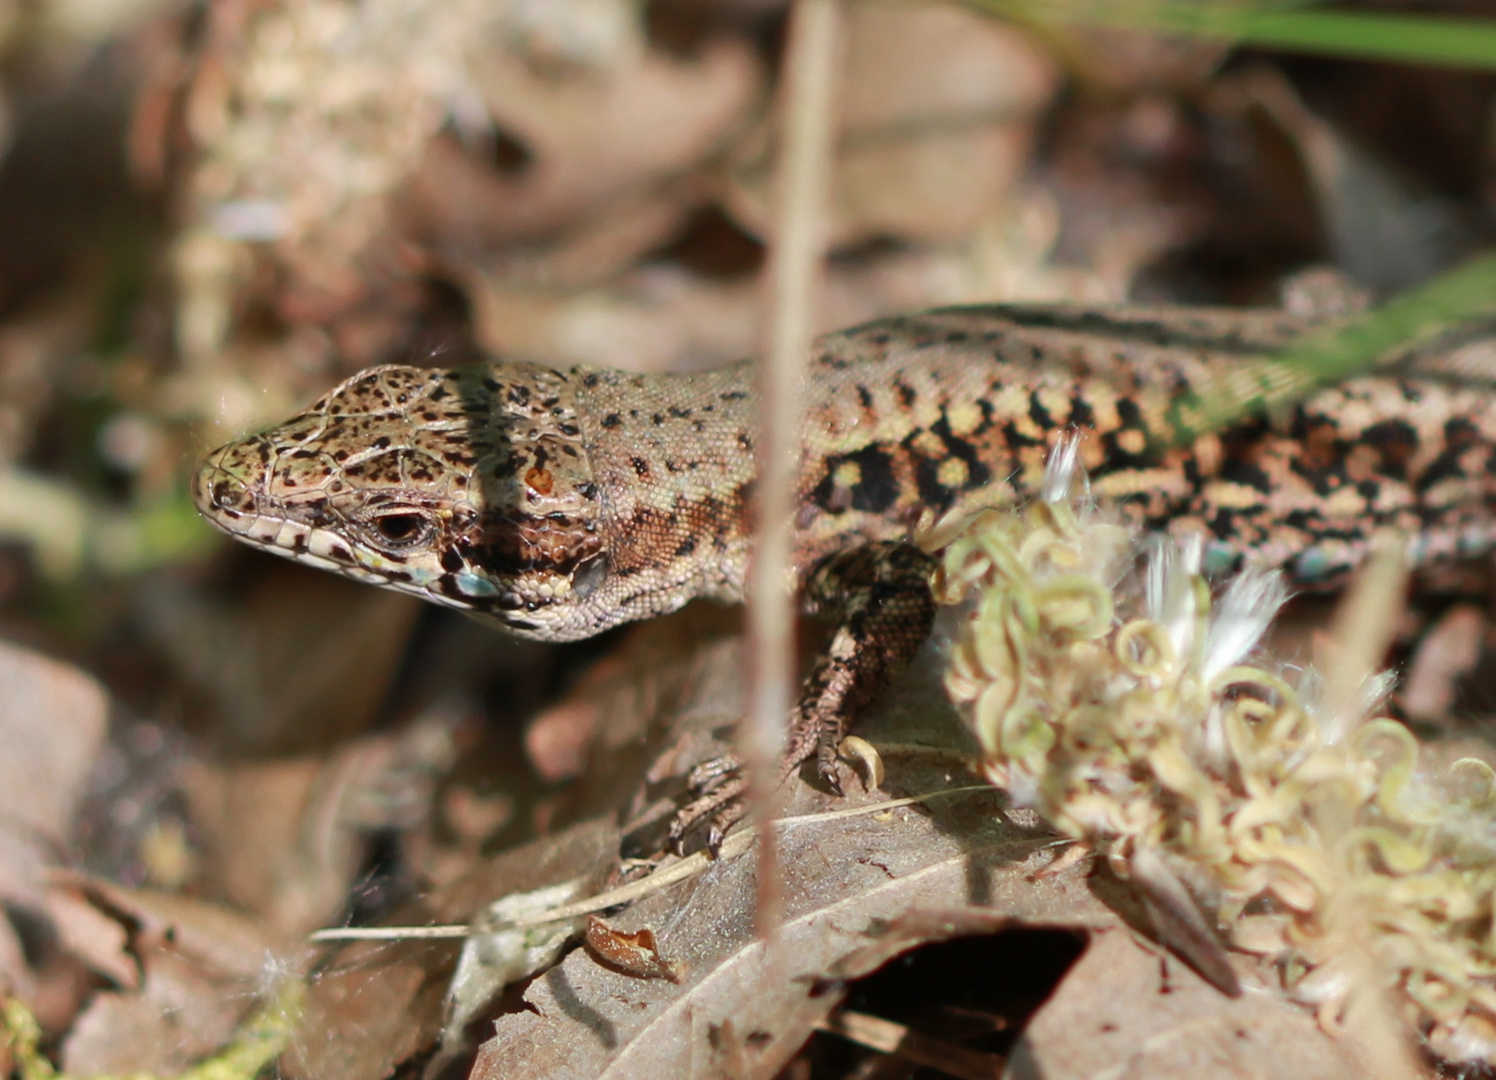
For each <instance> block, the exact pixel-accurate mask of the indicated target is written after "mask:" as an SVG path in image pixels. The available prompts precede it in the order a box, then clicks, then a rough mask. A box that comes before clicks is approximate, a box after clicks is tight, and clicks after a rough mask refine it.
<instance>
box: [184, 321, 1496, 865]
mask: <svg viewBox="0 0 1496 1080" xmlns="http://www.w3.org/2000/svg"><path fill="white" fill-rule="evenodd" d="M1308 325H1309V322H1308V320H1305V319H1303V318H1295V317H1291V316H1289V315H1287V314H1285V313H1284V312H1281V311H1277V310H1263V311H1239V310H1229V311H1222V310H1203V309H1187V308H1164V309H1139V308H1119V309H1112V310H1108V309H1080V308H1063V307H976V308H964V309H947V310H941V311H933V312H929V313H926V314H922V315H914V316H909V317H905V318H896V319H889V320H885V321H882V322H876V323H871V324H868V325H866V326H862V327H858V328H855V329H852V330H848V331H844V332H842V333H837V334H831V335H828V336H826V337H824V338H821V339H820V340H819V341H818V342H817V343H816V345H815V349H814V354H813V356H812V358H811V362H810V366H809V371H808V375H807V386H806V392H807V395H808V407H807V422H806V426H805V436H804V440H803V444H802V445H803V463H802V468H801V475H800V483H799V498H798V506H799V511H798V514H797V517H796V521H795V547H794V569H795V573H796V575H797V580H798V581H799V582H800V585H801V589H802V593H803V595H804V596H805V598H806V603H807V606H808V607H809V608H811V609H813V610H815V611H818V612H819V613H821V614H823V615H827V616H829V617H831V618H832V619H834V620H835V621H836V622H837V623H838V632H837V633H836V635H835V636H834V637H833V640H832V644H831V646H830V648H829V649H828V651H827V654H826V655H825V656H823V657H822V658H821V661H820V663H819V664H818V665H817V667H816V668H815V670H814V671H813V673H812V675H811V677H810V678H809V679H808V680H807V684H806V687H805V691H804V695H803V697H802V700H801V703H800V706H799V708H798V710H797V715H796V717H795V718H794V720H793V727H792V734H791V740H790V747H791V749H790V754H789V756H788V757H787V759H786V770H788V769H789V768H792V767H793V766H794V765H795V764H797V763H798V762H799V761H801V760H803V759H804V758H806V757H808V756H810V755H811V754H812V753H817V754H818V755H819V759H820V760H819V765H820V771H821V774H822V776H823V777H824V778H826V780H827V781H828V782H830V783H832V785H833V786H834V783H835V771H834V747H835V744H836V742H837V741H838V739H839V737H840V735H841V733H842V732H843V731H844V729H845V727H846V724H847V723H848V722H849V720H850V719H851V718H853V717H855V715H856V713H857V712H858V711H859V710H860V709H861V708H863V707H864V706H865V705H866V704H867V703H868V701H869V700H870V699H871V698H872V697H873V696H874V695H875V694H876V693H877V692H878V691H879V690H880V689H881V688H882V687H884V686H885V685H887V683H888V681H889V680H890V679H891V678H892V677H893V675H894V674H896V673H897V672H898V671H899V670H900V669H901V668H902V667H903V666H904V665H905V664H907V662H908V660H909V659H910V657H912V655H913V653H914V651H915V650H916V649H917V648H918V646H919V643H920V642H921V641H922V640H923V638H924V637H925V636H926V634H927V633H928V631H929V626H930V622H931V619H932V618H933V604H932V601H931V599H930V595H929V591H928V585H927V581H926V571H927V569H928V562H927V560H926V558H925V556H923V555H922V554H920V553H919V552H918V551H917V550H916V549H914V548H913V547H912V546H911V545H910V544H909V543H908V542H907V541H908V537H909V532H910V529H911V526H912V525H913V523H914V522H915V520H916V519H917V518H918V517H919V515H920V514H921V513H923V512H926V511H928V512H931V513H934V514H937V515H938V514H942V513H945V512H946V511H950V510H958V511H959V510H960V509H962V508H963V507H966V506H974V505H976V504H978V503H980V504H984V505H990V504H992V503H993V502H1004V501H1008V502H1014V501H1019V500H1022V499H1026V498H1029V497H1032V496H1033V495H1034V494H1035V493H1036V492H1037V491H1038V487H1039V484H1040V480H1041V478H1042V475H1043V470H1044V462H1045V458H1046V455H1047V453H1048V450H1049V448H1050V446H1052V445H1053V444H1054V442H1055V441H1056V440H1057V439H1059V438H1060V437H1061V436H1062V435H1063V434H1065V433H1066V432H1071V431H1081V432H1084V433H1085V437H1084V439H1083V441H1082V443H1081V451H1080V452H1081V458H1082V460H1083V462H1084V464H1085V466H1086V468H1087V469H1088V470H1089V472H1090V474H1091V476H1092V479H1093V488H1094V490H1095V492H1096V493H1097V494H1098V495H1099V496H1101V497H1103V498H1112V499H1115V500H1116V501H1117V502H1118V503H1119V504H1121V505H1122V506H1124V507H1125V508H1127V510H1128V511H1129V512H1130V513H1131V514H1133V515H1134V516H1135V517H1136V518H1137V519H1138V520H1140V521H1141V522H1143V523H1144V524H1145V525H1147V526H1149V527H1151V528H1156V529H1166V530H1169V531H1171V532H1175V533H1188V532H1198V533H1203V534H1204V536H1205V538H1206V545H1207V563H1208V565H1212V566H1214V567H1215V568H1216V569H1226V568H1229V567H1230V566H1231V565H1233V564H1235V563H1238V562H1240V561H1241V560H1243V559H1246V558H1252V559H1255V560H1259V561H1261V562H1264V563H1266V564H1270V565H1276V566H1282V567H1283V568H1284V569H1285V571H1286V572H1287V573H1288V575H1289V577H1290V578H1291V579H1293V580H1294V581H1296V582H1298V583H1300V584H1309V585H1321V584H1327V583H1333V582H1334V580H1335V579H1337V578H1338V577H1341V576H1343V575H1344V574H1345V573H1346V572H1347V571H1349V570H1350V569H1352V568H1353V567H1354V566H1355V565H1356V564H1357V563H1358V562H1359V561H1360V559H1361V558H1362V557H1363V555H1364V553H1365V552H1366V550H1367V547H1368V543H1369V541H1370V538H1371V535H1372V533H1373V531H1374V530H1375V529H1376V528H1378V527H1382V526H1395V527H1398V528H1400V529H1401V530H1403V531H1404V532H1406V533H1407V534H1409V535H1410V536H1412V537H1413V538H1414V544H1413V548H1414V554H1415V557H1416V558H1417V559H1418V560H1419V561H1423V562H1427V561H1431V560H1435V559H1442V558H1451V557H1454V556H1457V555H1463V554H1470V553H1474V552H1478V551H1483V550H1486V549H1488V548H1489V547H1491V546H1492V544H1493V541H1496V480H1493V448H1496V395H1493V394H1492V392H1491V388H1490V385H1489V383H1487V382H1484V381H1483V380H1482V379H1480V378H1478V377H1468V376H1469V372H1468V371H1466V370H1465V369H1463V368H1462V366H1461V357H1468V355H1469V354H1470V352H1471V349H1470V347H1469V346H1470V339H1471V334H1470V333H1467V334H1466V335H1465V336H1464V337H1463V338H1461V339H1459V340H1455V339H1454V338H1452V337H1451V338H1447V339H1446V340H1445V341H1443V342H1441V343H1439V344H1438V345H1437V346H1435V347H1433V348H1426V349H1424V350H1422V351H1420V352H1418V353H1416V354H1412V355H1409V356H1405V357H1401V358H1395V359H1394V361H1393V362H1391V363H1389V364H1388V365H1385V366H1384V367H1383V368H1381V369H1379V370H1380V371H1381V372H1383V373H1381V374H1377V375H1372V376H1366V377H1361V378H1356V379H1352V380H1350V381H1348V382H1345V383H1343V384H1340V385H1338V386H1334V387H1330V388H1328V389H1324V390H1321V391H1318V392H1316V393H1315V394H1313V395H1312V396H1310V397H1309V398H1308V399H1307V400H1306V401H1304V402H1303V403H1302V404H1300V405H1299V406H1297V407H1296V408H1294V409H1292V410H1291V411H1288V412H1287V413H1286V414H1285V415H1281V416H1275V417H1272V418H1267V417H1262V418H1257V419H1252V420H1249V421H1247V422H1245V423H1242V424H1239V425H1238V426H1236V427H1234V428H1232V429H1229V430H1227V431H1225V432H1223V433H1221V434H1219V435H1209V436H1205V437H1201V438H1197V439H1193V440H1181V438H1180V433H1179V432H1178V431H1177V430H1176V426H1175V416H1176V411H1175V408H1174V406H1176V405H1177V404H1178V403H1179V402H1180V401H1181V400H1182V399H1183V398H1184V397H1185V395H1188V394H1190V393H1192V392H1193V391H1194V390H1195V389H1196V388H1198V387H1201V386H1202V385H1205V384H1206V383H1207V382H1208V381H1209V380H1211V379H1212V378H1215V377H1218V376H1219V375H1220V374H1221V373H1222V372H1223V371H1225V370H1228V369H1229V368H1230V367H1231V365H1234V364H1240V363H1243V362H1244V361H1245V360H1246V359H1247V358H1250V357H1255V356H1260V355H1262V354H1265V353H1269V352H1272V351H1275V350H1278V349H1281V348H1282V347H1284V346H1285V345H1287V344H1288V343H1290V342H1291V341H1292V340H1293V339H1294V338H1295V337H1297V336H1298V335H1300V334H1301V333H1302V332H1303V331H1304V330H1305V329H1306V328H1307V327H1308ZM1484 332H1489V331H1488V328H1487V329H1486V330H1485V331H1484ZM1462 347H1463V351H1461V349H1462ZM1466 368H1468V364H1467V365H1466ZM1462 372H1463V373H1464V374H1463V375H1462ZM1475 374H1476V375H1477V376H1478V375H1481V374H1483V373H1481V372H1476V373H1475ZM754 430H755V418H754V394H753V379H752V372H751V369H750V368H749V367H748V365H747V364H746V363H740V364H734V365H730V366H728V367H725V368H721V369H719V370H716V371H711V372H706V373H701V374H686V375H669V374H657V375H634V374H628V373H624V372H619V371H610V370H603V369H592V368H583V367H578V368H574V369H572V370H571V371H568V372H558V371H554V370H551V369H549V368H545V367H542V366H539V365H535V364H526V363H505V362H498V363H494V364H491V365H484V366H478V367H469V368H461V369H457V370H451V371H442V370H428V369H423V368H416V367H404V366H396V365H389V366H385V367H378V368H372V369H370V370H368V371H365V372H363V373H361V374H359V375H356V376H354V377H353V378H352V379H349V380H348V381H347V382H345V383H343V384H342V385H341V386H339V387H337V388H336V389H334V390H332V391H331V392H330V393H328V394H327V395H326V396H325V397H323V398H322V399H320V400H319V401H317V402H316V403H315V404H313V405H312V406H311V407H310V408H309V409H308V410H307V411H306V412H304V413H302V414H300V415H299V416H296V417H294V418H292V419H291V420H289V421H287V422H286V423H285V424H282V425H281V426H279V427H276V428H273V429H271V430H269V431H267V432H264V433H262V434H259V435H254V436H251V437H249V438H247V439H244V440H241V441H239V442H235V443H230V444H229V445H227V446H224V447H222V448H220V449H218V450H216V451H214V452H213V453H212V454H211V455H209V457H208V459H207V461H206V462H205V463H204V464H203V466H202V468H201V469H200V471H199V472H198V475H197V478H196V481H195V486H194V494H195V497H196V500H197V504H198V507H199V508H200V510H201V511H202V512H203V514H204V515H205V516H206V517H207V518H208V519H209V520H210V521H211V522H213V523H214V524H215V525H217V526H218V527H219V528H221V529H223V530H224V531H225V532H228V533H230V534H231V535H234V536H237V537H239V538H240V539H242V540H246V541H248V542H251V543H255V544H259V545H261V546H264V547H267V548H269V549H270V550H273V551H275V552H277V553H278V554H282V555H287V556H290V557H292V558H296V559H299V560H301V561H303V562H307V563H310V564H312V565H315V566H321V567H324V568H326V569H330V570H334V571H337V572H339V573H342V574H345V575H348V576H350V577H354V578H357V579H358V580H361V581H370V582H373V583H376V584H380V585H385V586H387V587H391V588H397V589H401V590H403V591H406V592H412V593H415V594H416V595H419V596H422V597H425V598H427V599H430V600H434V601H436V602H438V603H442V604H447V605H449V606H453V607H458V608H462V609H464V610H468V611H472V612H475V613H479V614H481V615H484V616H488V617H490V618H492V619H493V620H495V621H497V622H498V623H499V624H500V625H502V626H504V627H505V628H507V629H508V630H510V631H511V632H513V633H516V634H519V635H521V636H523V637H528V638H535V639H540V640H546V641H570V640H575V639H577V638H583V637H587V636H589V635H591V634H595V633H597V632H599V631H601V630H604V629H607V628H608V627H611V626H616V625H618V624H619V623H623V622H628V621H630V620H633V619H641V618H647V617H650V616H654V615H659V614H663V613H665V612H669V611H673V610H675V609H676V608H679V607H680V606H682V605H683V604H685V603H686V602H687V601H689V600H691V599H693V598H696V597H713V598H716V599H720V600H726V601H736V600H740V599H741V598H742V591H743V583H744V577H745V570H746V566H747V561H748V553H749V546H750V536H751V531H752V523H751V515H750V504H751V502H752V484H753V479H754V474H755V468H754V456H753V436H754ZM712 775H713V776H716V775H718V774H717V773H713V774H712ZM697 786H698V790H699V791H700V792H701V798H700V799H699V800H698V802H697V803H696V804H694V805H693V806H692V807H688V808H687V810H686V811H685V812H684V814H683V816H682V818H681V821H682V822H683V823H690V822H693V821H696V820H701V819H703V818H705V817H709V816H710V815H711V814H712V813H713V812H718V811H722V810H723V809H724V807H725V808H726V812H725V814H722V813H719V814H718V818H717V820H716V823H715V826H714V839H715V836H716V833H717V828H718V827H720V826H721V824H722V823H723V822H724V821H725V820H728V819H730V818H731V817H732V816H733V815H734V814H735V813H736V808H735V804H734V803H733V801H732V800H733V799H734V798H735V797H736V795H737V794H738V791H739V789H740V783H739V782H738V780H737V779H736V778H735V777H733V776H731V775H730V774H729V776H728V779H727V781H726V782H725V783H722V782H718V783H717V784H716V786H715V787H713V786H711V782H710V781H708V780H707V779H706V778H704V777H703V778H700V783H699V784H698V785H697ZM677 838H678V837H677Z"/></svg>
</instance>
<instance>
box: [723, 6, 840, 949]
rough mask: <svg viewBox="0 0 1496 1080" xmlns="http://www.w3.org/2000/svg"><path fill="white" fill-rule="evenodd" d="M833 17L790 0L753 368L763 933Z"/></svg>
mask: <svg viewBox="0 0 1496 1080" xmlns="http://www.w3.org/2000/svg"><path fill="white" fill-rule="evenodd" d="M838 23H839V12H838V10H837V0H797V2H796V4H795V7H794V10H793V12H792V14H791V18H790V33H789V43H788V50H787V54H786V56H785V69H784V70H785V99H784V112H783V120H782V126H781V130H780V138H779V146H780V156H779V161H778V174H777V176H776V192H777V195H778V201H777V205H776V208H775V218H774V235H773V237H772V240H771V242H770V250H769V267H768V284H769V291H770V312H771V316H770V340H769V349H768V352H767V355H766V356H765V358H764V360H763V361H762V362H761V363H760V365H759V395H760V397H759V401H760V411H759V417H760V419H759V425H760V426H759V438H758V467H759V481H758V507H757V509H758V535H757V543H756V545H755V547H754V557H753V564H752V566H751V568H750V571H749V577H748V589H747V593H748V670H749V675H750V679H749V695H750V696H749V709H748V717H747V722H746V723H745V724H744V725H743V728H742V733H741V735H740V736H739V738H740V743H741V745H740V753H741V754H742V757H743V760H744V763H745V765H746V767H747V769H748V778H749V789H748V790H749V805H750V806H751V808H752V809H753V811H754V813H755V815H756V817H757V819H758V827H759V848H758V858H759V882H760V885H759V887H760V890H761V891H760V895H759V912H758V921H759V927H760V930H761V932H763V933H765V934H766V935H769V934H772V933H773V931H774V928H775V927H777V925H778V920H779V897H778V891H777V889H778V877H779V875H778V872H777V871H778V867H777V861H776V858H775V845H774V836H773V833H772V831H771V829H770V827H769V826H770V823H771V821H772V819H773V817H774V814H773V797H774V791H775V788H776V787H777V783H778V779H779V776H778V765H779V758H780V754H781V753H782V747H783V742H784V728H785V722H786V719H787V717H788V716H789V715H790V709H791V706H792V705H793V703H794V691H795V640H794V639H795V607H794V595H793V593H792V591H791V581H792V573H791V569H792V568H791V564H790V547H791V542H792V539H793V536H792V529H793V520H794V500H795V486H796V481H797V478H798V476H799V471H800V427H801V424H802V422H803V418H804V405H803V400H802V399H803V392H804V391H803V388H804V371H805V357H806V355H807V354H808V353H809V351H810V342H811V334H812V320H813V317H814V312H815V301H816V295H817V293H818V285H819V283H820V278H821V272H822V262H823V256H824V248H825V240H824V228H823V216H824V211H825V206H826V204H827V189H828V187H829V184H830V171H831V105H832V92H833V84H834V69H835V66H836V52H837V38H838V36H839V25H838Z"/></svg>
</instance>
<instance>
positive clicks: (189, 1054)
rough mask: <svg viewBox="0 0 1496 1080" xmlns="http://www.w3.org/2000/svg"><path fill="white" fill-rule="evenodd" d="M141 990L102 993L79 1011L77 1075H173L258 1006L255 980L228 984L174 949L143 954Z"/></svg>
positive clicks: (71, 1065) (74, 1039)
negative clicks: (143, 980) (143, 971)
mask: <svg viewBox="0 0 1496 1080" xmlns="http://www.w3.org/2000/svg"><path fill="white" fill-rule="evenodd" d="M141 960H142V963H143V965H144V967H145V971H146V975H145V982H144V984H143V986H142V988H141V990H140V991H138V992H130V993H124V992H116V991H104V992H101V993H99V994H96V995H94V998H93V1000H92V1001H91V1002H90V1003H89V1004H88V1005H87V1006H86V1007H85V1008H84V1010H83V1011H82V1013H80V1014H79V1016H78V1019H77V1020H76V1022H75V1023H74V1024H73V1027H72V1031H71V1032H70V1033H69V1035H68V1038H67V1040H66V1041H65V1042H64V1044H63V1053H62V1065H63V1068H64V1069H65V1070H66V1071H67V1072H69V1073H72V1074H74V1075H78V1076H96V1075H101V1074H110V1073H123V1074H140V1073H144V1074H155V1075H158V1076H170V1075H172V1074H174V1073H178V1072H181V1071H182V1070H183V1069H184V1068H186V1067H187V1066H188V1065H191V1064H192V1063H193V1062H195V1061H197V1060H199V1059H201V1058H204V1057H207V1056H208V1055H210V1054H212V1053H213V1052H214V1051H216V1050H217V1049H218V1048H219V1047H221V1046H223V1045H224V1044H225V1043H227V1042H228V1041H229V1040H230V1039H231V1038H232V1037H233V1034H234V1030H235V1028H237V1027H238V1025H239V1022H240V1021H241V1020H242V1019H243V1018H244V1016H245V1015H246V1014H247V1013H248V1012H250V1011H251V1010H252V1009H253V1008H254V1006H255V1004H256V998H255V991H256V989H257V987H256V984H255V982H254V981H253V980H243V979H233V980H228V981H224V980H222V979H221V978H218V977H215V976H214V975H213V974H212V973H209V972H205V971H204V970H203V969H202V968H200V967H199V966H197V965H196V964H194V963H192V962H191V961H189V960H187V959H185V958H183V957H182V956H181V954H179V953H176V952H174V951H173V950H171V949H170V948H169V947H165V946H153V947H151V948H148V949H144V950H142V953H141Z"/></svg>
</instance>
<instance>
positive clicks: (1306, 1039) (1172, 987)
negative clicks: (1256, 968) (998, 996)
mask: <svg viewBox="0 0 1496 1080" xmlns="http://www.w3.org/2000/svg"><path fill="white" fill-rule="evenodd" d="M1363 1075H1364V1070H1363V1068H1362V1067H1361V1065H1360V1064H1359V1063H1358V1062H1357V1061H1356V1060H1355V1058H1354V1056H1353V1054H1352V1052H1351V1048H1350V1046H1349V1045H1348V1044H1347V1043H1344V1042H1337V1041H1335V1040H1334V1039H1332V1038H1330V1036H1328V1035H1326V1034H1325V1033H1324V1032H1323V1031H1321V1030H1320V1028H1319V1026H1318V1025H1317V1024H1316V1023H1315V1022H1314V1020H1313V1018H1312V1017H1310V1016H1309V1014H1308V1013H1306V1012H1305V1011H1304V1010H1302V1009H1299V1008H1297V1007H1296V1006H1294V1005H1291V1004H1289V1003H1288V1002H1286V1001H1284V1000H1283V998H1282V997H1281V996H1280V995H1279V994H1277V993H1276V992H1274V991H1272V990H1271V989H1269V988H1266V987H1264V986H1262V985H1261V984H1258V985H1257V986H1249V989H1248V991H1247V993H1245V994H1244V995H1243V996H1241V997H1238V998H1228V997H1226V996H1225V995H1224V994H1222V993H1220V991H1218V990H1216V989H1214V988H1213V987H1211V986H1210V985H1209V984H1208V983H1206V982H1205V981H1204V980H1203V979H1201V978H1200V977H1199V976H1198V975H1196V974H1195V973H1194V972H1193V971H1191V970H1190V969H1189V968H1188V967H1186V966H1185V965H1184V964H1183V963H1181V962H1180V961H1178V960H1176V959H1174V958H1173V957H1172V956H1170V955H1169V954H1167V953H1165V952H1163V951H1162V950H1160V949H1158V948H1156V947H1155V946H1151V945H1146V944H1143V943H1142V942H1141V941H1140V940H1139V939H1138V938H1137V937H1136V936H1135V935H1133V934H1132V933H1131V932H1129V931H1127V930H1104V931H1101V932H1099V933H1097V934H1096V935H1095V936H1094V938H1093V940H1092V943H1091V947H1090V948H1089V949H1087V950H1086V952H1085V954H1084V955H1083V956H1082V957H1081V959H1080V961H1079V962H1078V963H1076V965H1075V966H1074V967H1073V968H1071V969H1070V971H1069V973H1068V974H1067V975H1066V976H1065V978H1064V980H1063V981H1062V982H1061V983H1060V986H1059V988H1058V989H1057V990H1056V991H1055V993H1054V995H1053V996H1052V997H1051V998H1050V1000H1049V1001H1048V1002H1047V1003H1046V1004H1045V1005H1044V1007H1043V1008H1042V1009H1040V1010H1039V1012H1038V1013H1037V1014H1036V1015H1035V1016H1034V1018H1033V1019H1032V1020H1031V1021H1030V1022H1029V1026H1028V1028H1027V1029H1026V1030H1025V1032H1024V1034H1023V1038H1022V1039H1021V1040H1020V1041H1019V1044H1018V1046H1017V1047H1016V1048H1015V1049H1014V1052H1013V1055H1012V1057H1011V1059H1010V1060H1009V1064H1008V1072H1007V1076H1008V1077H1009V1078H1011V1080H1082V1078H1086V1080H1092V1078H1095V1077H1099V1076H1106V1077H1109V1078H1112V1080H1133V1078H1136V1080H1144V1078H1146V1080H1196V1078H1198V1077H1204V1076H1208V1077H1211V1078H1213V1080H1215V1078H1221V1080H1226V1078H1231V1080H1236V1078H1240V1080H1248V1078H1251V1080H1353V1078H1355V1077H1360V1076H1363Z"/></svg>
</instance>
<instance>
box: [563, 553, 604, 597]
mask: <svg viewBox="0 0 1496 1080" xmlns="http://www.w3.org/2000/svg"><path fill="white" fill-rule="evenodd" d="M607 576H608V557H607V556H606V555H594V556H593V557H592V558H590V559H588V560H587V561H586V562H584V563H583V564H582V565H581V566H579V567H577V568H576V570H575V571H574V572H573V573H572V575H571V594H572V596H574V597H576V598H577V599H578V600H585V599H587V598H588V597H589V596H591V595H592V594H593V593H594V592H596V591H597V587H598V586H599V585H601V584H602V583H603V579H604V578H605V577H607Z"/></svg>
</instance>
